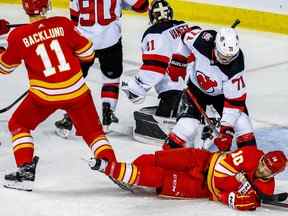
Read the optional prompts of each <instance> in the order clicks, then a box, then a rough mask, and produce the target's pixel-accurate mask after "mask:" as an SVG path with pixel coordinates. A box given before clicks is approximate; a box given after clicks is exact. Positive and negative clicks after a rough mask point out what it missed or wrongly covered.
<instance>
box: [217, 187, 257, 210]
mask: <svg viewBox="0 0 288 216" xmlns="http://www.w3.org/2000/svg"><path fill="white" fill-rule="evenodd" d="M220 199H221V202H222V203H224V204H226V205H228V206H229V207H230V208H233V209H238V210H242V211H245V210H256V208H257V207H260V201H259V199H258V197H257V193H256V191H255V190H250V191H249V192H248V193H246V194H244V195H243V194H240V193H239V192H230V193H229V192H224V193H222V194H221V198H220Z"/></svg>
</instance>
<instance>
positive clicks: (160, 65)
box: [139, 20, 198, 94]
mask: <svg viewBox="0 0 288 216" xmlns="http://www.w3.org/2000/svg"><path fill="white" fill-rule="evenodd" d="M195 28H198V27H195ZM188 29H189V26H188V25H187V24H186V23H184V22H183V21H176V20H173V21H167V22H161V23H158V24H155V25H153V26H151V27H150V28H148V29H147V30H146V32H145V33H144V35H143V38H142V44H141V49H142V60H143V64H142V66H141V71H140V72H139V77H140V80H141V81H142V82H143V83H145V84H146V85H148V86H151V87H152V86H155V89H156V91H157V93H158V94H160V93H161V92H164V91H168V90H183V88H184V83H183V81H182V80H179V81H178V82H174V81H172V80H171V79H170V77H169V76H168V74H167V73H166V69H167V67H168V64H169V62H170V58H171V56H172V54H173V53H174V52H175V51H176V50H177V48H178V46H179V43H180V41H181V35H182V34H183V33H184V32H186V31H188Z"/></svg>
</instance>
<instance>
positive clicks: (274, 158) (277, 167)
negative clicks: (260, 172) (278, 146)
mask: <svg viewBox="0 0 288 216" xmlns="http://www.w3.org/2000/svg"><path fill="white" fill-rule="evenodd" d="M262 160H263V162H264V163H265V165H266V166H267V167H268V168H269V169H270V170H271V172H272V173H273V174H274V175H275V174H277V173H279V172H282V171H283V170H284V169H285V167H286V166H287V158H286V156H285V154H284V153H283V152H282V151H272V152H268V153H267V154H265V155H264V156H263V158H262Z"/></svg>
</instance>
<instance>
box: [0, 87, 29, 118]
mask: <svg viewBox="0 0 288 216" xmlns="http://www.w3.org/2000/svg"><path fill="white" fill-rule="evenodd" d="M27 93H28V90H27V91H25V92H24V93H23V94H22V95H20V96H19V97H18V98H17V99H16V100H15V101H14V102H13V103H11V104H10V105H8V106H7V107H4V108H2V109H0V113H4V112H7V111H8V110H10V109H11V108H12V107H13V106H14V105H15V104H17V103H18V102H19V101H20V100H21V99H22V98H24V97H25V96H26V95H27Z"/></svg>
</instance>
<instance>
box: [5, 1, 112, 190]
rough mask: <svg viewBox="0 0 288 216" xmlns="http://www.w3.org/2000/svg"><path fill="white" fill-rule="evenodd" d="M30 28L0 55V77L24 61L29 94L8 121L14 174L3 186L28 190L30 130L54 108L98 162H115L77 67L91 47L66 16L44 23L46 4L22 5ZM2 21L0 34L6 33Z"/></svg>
mask: <svg viewBox="0 0 288 216" xmlns="http://www.w3.org/2000/svg"><path fill="white" fill-rule="evenodd" d="M22 4H23V8H24V10H25V12H26V14H27V15H28V16H29V18H30V24H27V25H23V26H20V27H17V28H16V29H14V30H13V31H11V32H10V34H9V37H8V47H7V50H6V51H4V52H3V53H2V54H1V55H0V73H1V74H9V73H11V72H12V71H13V70H14V69H15V68H16V67H17V66H19V65H20V64H21V61H22V60H23V61H24V64H25V66H26V68H27V72H28V77H29V82H30V89H29V93H28V96H26V98H25V99H24V101H23V102H22V103H21V104H20V106H19V107H18V108H17V109H16V111H15V112H14V113H13V115H12V117H11V119H10V120H9V130H10V132H11V134H12V142H13V152H14V156H15V160H16V164H17V167H18V170H17V171H16V172H13V173H11V174H8V175H5V183H4V186H5V187H7V188H15V189H22V190H32V185H33V184H32V183H33V181H34V179H35V168H36V162H37V160H34V163H33V162H32V159H33V154H34V142H33V139H32V135H31V130H34V129H35V128H36V127H37V126H38V125H39V123H41V122H42V121H44V120H45V119H46V118H47V117H48V116H49V115H50V114H52V113H53V112H55V111H56V110H57V109H63V110H65V111H66V112H67V113H68V114H69V116H70V117H71V119H72V121H73V122H74V124H75V127H76V128H77V130H78V131H79V132H80V134H81V135H82V137H83V139H84V140H85V142H86V143H87V144H88V146H89V147H90V149H91V150H92V152H93V153H94V155H95V157H96V158H104V159H105V160H108V161H114V160H115V155H114V151H113V150H112V147H111V145H110V144H109V141H108V140H107V138H106V137H105V134H104V133H103V130H102V126H101V123H100V121H99V118H98V114H97V111H96V108H95V106H94V103H93V99H92V97H91V94H90V90H89V88H88V87H87V85H86V83H85V81H84V78H83V75H82V72H81V68H80V61H81V62H89V61H91V60H93V58H94V52H93V46H92V42H91V41H89V40H88V39H86V38H85V37H83V36H82V35H81V34H80V33H79V32H78V31H77V30H76V28H75V26H74V24H73V23H72V22H71V21H70V20H68V19H67V18H65V17H51V18H46V16H45V14H46V12H47V10H48V9H49V5H50V2H49V1H48V0H23V1H22ZM7 24H8V22H7V21H6V20H1V21H0V27H1V29H0V33H1V34H5V33H7V32H8V31H9V28H8V27H7Z"/></svg>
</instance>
